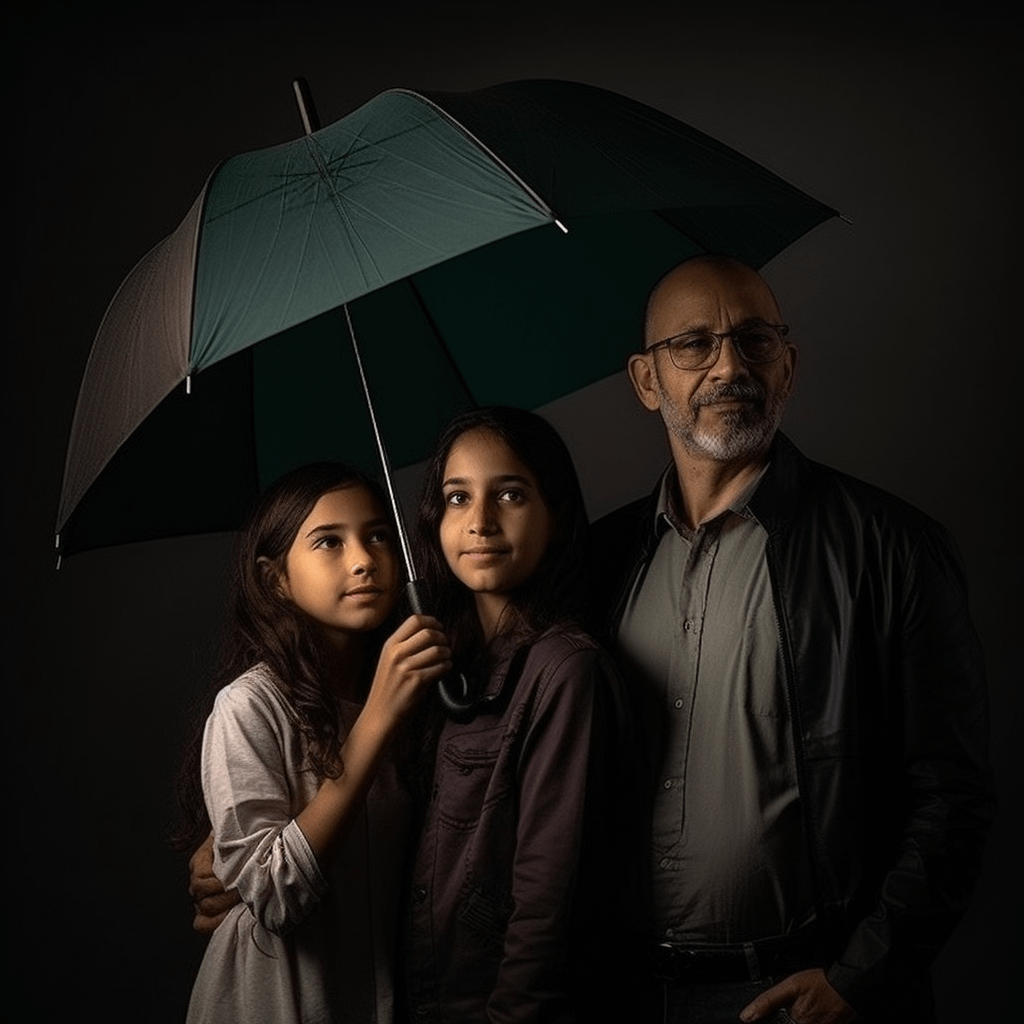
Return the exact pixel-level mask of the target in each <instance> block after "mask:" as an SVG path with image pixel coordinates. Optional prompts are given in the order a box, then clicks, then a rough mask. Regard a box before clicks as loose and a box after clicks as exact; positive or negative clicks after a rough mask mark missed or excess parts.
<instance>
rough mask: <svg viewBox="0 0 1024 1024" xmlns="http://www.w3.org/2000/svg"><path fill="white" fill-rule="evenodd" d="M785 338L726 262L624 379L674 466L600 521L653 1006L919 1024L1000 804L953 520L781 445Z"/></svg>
mask: <svg viewBox="0 0 1024 1024" xmlns="http://www.w3.org/2000/svg"><path fill="white" fill-rule="evenodd" d="M787 333H788V328H787V327H786V326H785V325H784V323H783V320H782V316H781V314H780V311H779V308H778V304H777V303H776V300H775V297H774V296H773V294H772V292H771V291H770V289H769V288H768V285H767V284H766V283H765V281H764V280H763V279H762V278H761V277H760V276H759V275H758V274H757V273H756V272H754V271H753V270H751V269H750V268H749V267H746V266H745V265H743V264H741V263H738V262H736V261H735V260H732V259H728V258H724V257H718V256H702V257H697V258H694V259H692V260H689V261H687V262H685V263H683V264H681V265H679V266H678V267H676V268H675V269H674V270H672V271H670V272H669V273H668V274H667V275H666V276H665V277H664V278H663V279H662V280H661V281H660V282H659V283H658V284H657V286H656V287H655V289H654V291H653V292H652V294H651V296H650V299H649V303H648V309H647V318H646V325H645V348H644V350H643V351H642V352H640V353H638V354H635V355H634V356H632V357H631V358H630V360H629V376H630V379H631V381H632V384H633V387H634V389H635V390H636V394H637V396H638V398H639V399H640V401H641V402H642V403H643V405H644V406H645V407H646V408H647V409H649V410H651V411H652V412H653V411H656V412H658V413H660V415H661V417H662V419H663V421H664V425H665V428H666V431H667V434H668V441H669V446H670V449H671V455H672V463H671V466H670V467H669V470H668V471H667V472H666V474H665V476H664V477H663V479H662V480H661V482H660V483H659V485H658V487H657V488H656V490H655V492H654V494H653V495H652V496H651V497H650V498H649V499H645V500H643V501H640V502H637V503H634V504H633V505H631V506H627V507H626V508H624V509H620V510H619V511H618V512H615V513H612V514H611V515H610V516H607V517H605V519H604V520H602V521H601V522H600V523H599V524H597V526H596V527H595V534H596V537H595V550H596V551H597V552H599V553H600V558H601V563H600V566H599V568H600V575H601V578H602V581H603V585H605V586H606V587H607V592H606V593H604V594H603V595H600V596H599V599H600V600H601V601H602V603H603V604H604V607H605V608H606V609H608V608H610V609H611V613H610V616H609V623H610V626H609V635H608V640H609V642H610V643H611V644H612V645H613V647H614V649H615V651H616V652H617V654H618V656H619V658H620V664H621V666H622V668H623V670H624V671H625V672H626V673H627V676H628V677H629V679H630V680H631V682H632V684H633V687H634V690H635V692H636V693H637V697H638V706H639V712H640V720H641V722H642V723H643V724H642V728H643V729H644V734H643V735H644V738H645V741H646V746H647V749H648V750H649V752H650V755H651V762H650V768H651V772H652V776H651V779H650V792H651V793H652V794H653V799H652V801H651V807H650V809H649V814H650V843H649V848H648V849H647V851H646V856H647V862H648V871H649V889H650V900H651V903H650V908H649V913H648V915H647V916H648V919H649V922H650V923H649V930H650V938H651V940H652V941H651V950H650V958H649V962H648V965H647V966H648V968H649V976H650V978H652V979H657V980H656V981H653V980H652V982H651V984H652V986H653V985H657V986H659V988H660V989H661V991H659V993H658V995H659V1003H660V1006H659V1010H658V1012H657V1015H656V1019H659V1020H660V1019H664V1020H665V1021H668V1022H676V1024H680V1022H687V1024H689V1022H699V1024H713V1022H716V1021H719V1020H721V1021H730V1022H731V1021H736V1020H737V1019H742V1020H745V1021H751V1020H788V1019H790V1017H791V1019H792V1020H794V1021H796V1022H798V1024H844V1022H847V1021H852V1020H855V1019H856V1020H862V1021H865V1022H877V1021H885V1022H896V1021H899V1022H902V1024H911V1022H913V1024H917V1022H926V1021H928V1020H932V1019H934V1009H933V1004H932V998H931V990H930V983H929V966H930V964H931V961H932V959H933V957H934V956H935V954H936V953H937V951H938V950H939V948H940V947H941V945H942V944H943V942H944V941H945V939H946V937H947V935H948V934H949V932H950V930H951V929H952V927H953V926H954V924H955V923H956V921H957V919H958V917H959V915H960V913H961V912H962V910H963V909H964V906H965V904H966V902H967V899H968V897H969V894H970V890H971V887H972V884H973V881H974V878H975V876H976V873H977V870H978V866H979V861H980V856H981V851H982V847H983V842H984V835H985V832H986V828H987V823H988V819H989V815H990V792H991V791H990V785H989V779H988V773H987V768H986V754H985V746H986V731H987V721H986V714H987V713H986V696H985V683H984V678H983V670H982V666H981V658H980V654H979V651H978V647H977V642H976V639H975V635H974V632H973V629H972V627H971V625H970V622H969V619H968V615H967V607H966V596H965V589H964V582H963V578H962V574H961V570H960V566H959V562H958V557H957V555H956V552H955V550H954V547H953V545H952V542H951V540H950V539H949V537H948V535H947V534H946V532H945V531H944V530H943V529H942V528H941V527H940V526H939V525H938V524H936V523H935V522H933V521H932V520H930V519H928V518H927V517H926V516H924V515H923V514H921V513H920V512H918V511H916V510H915V509H913V508H911V507H910V506H908V505H906V504H905V503H904V502H902V501H900V500H899V499H897V498H894V497H892V496H891V495H887V494H885V493H883V492H881V491H879V490H877V489H875V488H872V487H870V486H868V485H866V484H863V483H860V482H859V481H855V480H853V479H851V478H849V477H846V476H844V475H842V474H839V473H837V472H835V471H832V470H830V469H827V468H825V467H823V466H820V465H817V464H815V463H811V462H809V461H808V460H806V459H805V458H804V457H803V456H802V455H801V454H800V453H799V452H798V451H797V450H796V449H795V448H794V446H793V445H792V444H791V443H790V442H789V441H788V439H787V438H785V437H784V436H783V435H782V434H781V433H778V426H779V423H780V420H781V418H782V413H783V409H784V407H785V403H786V399H787V398H788V396H789V394H790V391H791V389H792V386H793V380H794V373H795V369H796V362H797V352H796V349H795V348H794V347H793V345H792V344H790V343H789V342H788V341H787V340H786V338H787ZM787 1012H788V1014H789V1015H790V1017H787V1016H785V1013H787ZM774 1014H778V1016H777V1017H776V1016H774Z"/></svg>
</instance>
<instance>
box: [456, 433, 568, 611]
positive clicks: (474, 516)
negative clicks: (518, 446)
mask: <svg viewBox="0 0 1024 1024" xmlns="http://www.w3.org/2000/svg"><path fill="white" fill-rule="evenodd" d="M441 487H442V492H443V495H444V505H445V507H444V514H443V516H442V518H441V527H440V533H441V549H442V551H443V552H444V557H445V559H446V560H447V562H448V565H449V567H450V568H451V570H452V572H453V573H455V575H456V576H457V577H458V579H459V580H460V581H461V582H462V583H464V584H465V585H466V586H467V587H469V589H470V590H472V591H473V592H474V593H475V594H476V596H477V607H478V609H480V610H481V613H482V614H483V610H484V609H483V603H485V602H487V601H492V602H495V603H496V607H498V608H503V607H504V605H505V604H506V603H507V599H508V594H509V593H510V592H511V591H512V590H514V589H515V588H516V587H518V586H520V585H521V584H523V583H525V582H526V581H527V580H528V579H529V578H530V577H531V576H532V575H533V573H534V572H535V571H536V569H537V566H538V565H540V562H541V559H542V558H543V557H544V553H545V552H546V551H547V548H548V543H549V542H550V540H551V536H552V534H553V532H554V519H553V517H552V515H551V512H550V511H549V510H548V507H547V504H546V503H545V501H544V498H543V497H542V495H541V492H540V488H539V487H538V485H537V480H536V477H535V476H534V475H533V473H532V472H531V471H530V470H529V468H528V467H527V466H525V465H524V464H523V463H522V462H521V461H520V460H519V458H518V457H517V456H516V454H515V453H514V452H513V451H512V449H511V448H509V446H508V445H507V444H506V443H505V442H504V441H502V440H501V438H499V437H498V436H497V435H496V434H493V433H491V432H490V431H489V430H487V429H485V428H481V429H478V430H471V431H468V432H467V433H465V434H463V435H462V436H461V437H460V438H459V439H458V440H457V441H456V442H455V444H454V445H453V446H452V449H451V451H450V452H449V454H448V460H447V462H446V463H445V467H444V480H443V482H442V485H441Z"/></svg>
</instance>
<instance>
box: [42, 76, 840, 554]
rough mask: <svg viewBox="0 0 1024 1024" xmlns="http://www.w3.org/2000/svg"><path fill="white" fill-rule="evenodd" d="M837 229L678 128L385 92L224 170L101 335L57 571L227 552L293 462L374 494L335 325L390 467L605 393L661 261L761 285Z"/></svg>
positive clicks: (562, 103) (811, 207)
mask: <svg viewBox="0 0 1024 1024" xmlns="http://www.w3.org/2000/svg"><path fill="white" fill-rule="evenodd" d="M834 215H835V211H834V210H832V209H830V208H829V207H827V206H825V205H823V204H821V203H819V202H818V201H817V200H815V199H813V198H811V197H810V196H807V195H806V194H805V193H803V192H801V191H800V190H798V189H795V188H793V187H792V186H790V185H789V184H787V183H786V182H785V181H783V180H782V179H780V178H779V177H778V176H776V175H774V174H773V173H771V172H770V171H768V170H767V169H765V168H763V167H761V166H760V165H758V164H756V163H754V162H753V161H750V160H748V159H747V158H745V157H743V156H741V155H740V154H738V153H737V152H735V151H734V150H731V149H729V148H728V147H726V146H723V145H722V144H720V143H718V142H717V141H715V140H714V139H711V138H710V137H708V136H707V135H704V134H703V133H701V132H698V131H696V130H695V129H693V128H691V127H689V126H688V125H685V124H683V123H682V122H680V121H677V120H675V119H674V118H671V117H669V116H667V115H665V114H663V113H661V112H659V111H656V110H654V109H652V108H650V107H647V106H645V105H643V104H640V103H637V102H635V101H633V100H630V99H628V98H626V97H623V96H620V95H618V94H615V93H611V92H608V91H606V90H602V89H597V88H594V87H591V86H585V85H580V84H577V83H570V82H558V81H528V82H513V83H508V84H505V85H501V86H495V87H493V88H490V89H483V90H479V91H477V92H471V93H424V94H417V93H413V92H410V91H407V90H393V91H390V92H386V93H382V94H381V95H379V96H377V97H376V98H375V99H373V100H371V101H370V102H369V103H367V104H365V105H364V106H362V107H361V108H359V109H358V110H357V111H355V112H354V113H352V114H350V115H348V116H346V117H344V118H342V119H341V120H340V121H337V122H335V123H334V124H332V125H329V126H327V127H325V128H323V129H320V130H318V131H315V132H312V133H311V134H309V135H307V136H305V137H303V138H301V139H298V140H296V141H294V142H290V143H287V144H285V145H281V146H275V147H272V148H269V149H265V150H260V151H257V152H254V153H247V154H242V155H240V156H236V157H233V158H231V159H229V160H227V161H226V162H225V163H224V164H222V165H221V166H220V167H219V168H218V169H217V170H215V172H214V173H213V174H212V175H211V177H210V179H209V181H208V183H207V185H206V188H205V189H204V190H203V193H202V194H201V195H200V196H199V198H198V199H197V200H196V202H195V203H194V205H193V207H192V209H191V211H190V212H189V214H188V215H187V216H186V217H185V219H184V221H183V222H182V224H181V225H180V226H179V228H178V229H177V230H176V231H175V232H174V233H173V234H172V235H171V236H169V237H168V238H167V239H165V240H164V241H163V242H162V243H160V245H158V246H157V247H156V248H155V249H154V250H153V251H152V252H151V253H150V254H149V255H148V256H146V257H145V258H144V259H143V260H142V261H141V262H140V264H139V265H138V266H137V267H136V268H135V270H133V271H132V273H131V274H130V275H129V277H128V278H127V279H126V281H125V282H124V284H123V285H122V286H121V289H120V290H119V292H118V293H117V295H116V296H115V298H114V300H113V302H112V303H111V306H110V308H109V310H108V312H107V315H106V317H105V318H104V321H103V323H102V324H101V327H100V330H99V332H98V334H97V338H96V341H95V343H94V347H93V351H92V354H91V356H90V360H89V363H88V366H87V368H86V373H85V376H84V379H83V383H82V387H81V391H80V395H79V402H78V406H77V409H76V414H75V420H74V424H73V427H72V434H71V439H70V443H69V448H68V455H67V462H66V468H65V480H64V488H63V492H62V496H61V505H60V510H59V513H58V529H59V530H62V531H63V532H64V536H63V542H64V549H65V551H73V550H81V549H82V548H86V547H95V546H99V545H101V544H107V543H114V542H118V541H126V540H138V539H145V538H146V537H151V536H165V535H170V534H179V533H190V532H203V531H208V530H220V529H231V528H234V527H235V526H237V525H238V522H239V520H240V518H241V516H242V514H243V511H244V509H245V507H246V506H247V505H248V503H249V501H250V500H251V498H252V497H253V496H254V494H255V493H256V492H257V491H258V490H259V488H260V487H262V486H263V485H265V484H266V483H268V482H269V481H270V480H271V479H273V478H274V477H276V476H278V475H279V474H280V473H281V472H284V471H285V470H287V469H289V468H291V467H292V466H294V465H297V464H299V463H301V462H304V461H308V460H309V459H311V458H318V457H342V458H345V459H347V460H348V461H351V462H355V463H356V464H358V465H361V466H363V467H364V468H368V469H371V470H372V469H375V468H376V462H377V460H376V455H375V450H374V447H373V442H372V437H371V434H370V431H369V427H368V421H367V413H366V408H365V403H364V401H363V399H362V393H361V390H360V387H359V384H358V377H357V374H356V371H355V366H354V362H353V358H352V354H351V350H350V346H349V342H348V337H347V328H346V326H345V320H344V317H343V311H342V307H343V305H347V307H348V309H349V311H350V313H351V318H352V322H353V324H354V328H355V332H356V334H357V336H358V338H359V341H360V347H361V350H362V352H363V360H364V363H365V367H366V374H367V377H368V379H369V382H370V386H371V389H372V390H373V392H374V401H375V405H376V407H377V411H378V418H379V420H380V422H381V424H382V432H383V434H384V439H385V442H386V444H387V446H388V450H389V453H390V455H391V461H392V464H393V465H395V466H401V465H406V464H409V463H413V462H416V461H417V460H419V459H421V458H423V457H424V456H425V455H426V454H427V453H428V451H429V448H430V446H431V444H432V442H433V439H434V437H435V436H436V433H437V431H438V430H439V429H440V427H441V426H442V425H443V423H444V422H445V420H446V419H447V418H449V417H450V416H451V415H452V414H454V413H455V412H459V411H461V410H462V409H465V408H467V407H469V406H471V405H474V404H476V405H483V404H498V403H504V404H511V405H518V406H522V407H526V408H535V407H537V406H539V405H541V404H543V403H545V402H548V401H551V400H552V399H554V398H556V397H559V396H560V395H564V394H567V393H569V392H571V391H573V390H576V389H578V388H580V387H583V386H585V385H586V384H588V383H591V382H593V381H595V380H598V379H600V378H602V377H604V376H607V375H609V374H611V373H614V372H616V371H618V370H620V369H621V368H622V366H623V364H624V360H625V358H626V356H627V355H628V353H629V352H630V351H631V350H632V349H633V348H634V347H635V346H636V344H637V342H638V339H639V329H640V320H641V315H642V308H643V302H644V298H645V296H646V293H647V291H648V290H649V288H650V286H651V285H652V284H653V282H654V281H655V280H656V278H657V277H658V276H660V274H661V273H663V272H664V271H665V270H667V269H668V268H669V267H671V266H672V265H673V264H674V263H676V262H678V261H679V260H680V259H682V258H685V257H686V256H688V255H692V254H695V253H698V252H704V251H716V252H727V253H730V254H732V255H735V256H738V257H739V258H741V259H744V260H746V261H747V262H748V263H750V264H751V265H753V266H761V265H763V264H764V263H765V262H766V261H767V260H769V259H770V258H771V257H772V256H774V255H776V254H777V253H778V252H780V251H781V250H782V249H783V248H785V247H786V246H787V245H788V244H790V243H791V242H793V241H794V240H795V239H797V238H799V237H800V236H801V235H803V234H804V233H805V232H807V231H808V230H809V229H810V228H812V227H814V226H815V225H817V224H819V223H821V222H822V221H823V220H825V219H827V218H829V217H831V216H834ZM186 380H188V381H189V387H187V388H183V387H181V386H180V385H181V384H182V382H183V381H186ZM188 391H191V394H187V393H186V392H188ZM140 502H144V503H145V506H146V509H145V511H146V512H147V514H146V515H141V514H140V513H141V512H142V511H143V510H142V509H140V508H139V507H138V506H139V503H140ZM155 508H159V512H154V509H155Z"/></svg>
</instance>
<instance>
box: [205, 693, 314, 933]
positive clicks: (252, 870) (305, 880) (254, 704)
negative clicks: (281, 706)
mask: <svg viewBox="0 0 1024 1024" xmlns="http://www.w3.org/2000/svg"><path fill="white" fill-rule="evenodd" d="M288 732H290V727H289V725H288V723H287V721H286V720H285V719H284V718H283V716H282V715H281V714H280V712H279V710H278V709H276V708H274V707H273V705H272V704H271V702H270V701H269V700H267V699H266V698H265V697H264V696H263V695H261V694H260V693H259V692H258V691H256V690H255V689H254V688H251V687H247V686H240V685H238V684H237V683H236V684H235V685H233V686H229V687H227V688H226V689H224V690H222V691H221V692H220V693H219V694H218V696H217V700H216V702H215V704H214V708H213V711H212V712H211V714H210V717H209V719H208V720H207V723H206V729H205V732H204V736H203V760H202V781H203V793H204V795H205V798H206V806H207V810H208V812H209V815H210V821H211V824H212V825H213V834H214V871H215V873H216V874H217V877H218V878H219V879H220V880H221V882H222V883H223V884H224V886H225V888H228V889H232V888H234V889H237V890H238V893H239V895H240V896H241V898H242V901H243V902H244V903H245V904H246V906H248V908H249V909H250V910H251V911H252V913H253V915H254V916H255V917H256V919H257V920H258V921H259V922H260V924H262V925H263V926H264V927H265V928H267V929H268V930H269V931H272V932H276V933H278V934H282V933H285V932H287V931H289V930H290V929H291V928H293V927H294V926H295V925H296V924H298V923H299V922H300V921H301V920H302V919H303V918H305V917H306V916H307V915H308V914H309V912H310V911H311V910H312V909H313V908H314V907H315V906H316V905H317V904H318V903H319V902H320V900H321V899H322V898H323V895H324V893H325V892H326V891H327V881H326V879H325V878H324V876H323V874H322V872H321V871H320V867H319V865H318V864H317V861H316V858H315V856H314V855H313V851H312V850H311V849H310V847H309V844H308V843H307V842H306V838H305V836H303V834H302V831H301V830H300V828H299V826H298V825H297V824H296V822H295V820H294V813H295V812H296V811H297V810H298V808H295V807H293V802H294V800H295V797H296V788H297V787H296V781H297V780H296V779H295V778H293V777H292V776H293V774H294V773H295V770H294V768H292V767H291V766H289V764H288V759H287V755H286V750H287V749H288V747H287V741H288V737H287V734H288Z"/></svg>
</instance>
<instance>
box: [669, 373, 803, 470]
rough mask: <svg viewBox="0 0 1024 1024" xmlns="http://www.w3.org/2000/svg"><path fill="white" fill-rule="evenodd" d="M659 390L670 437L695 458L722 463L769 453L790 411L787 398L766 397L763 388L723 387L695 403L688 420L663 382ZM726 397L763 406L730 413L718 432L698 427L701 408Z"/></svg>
mask: <svg viewBox="0 0 1024 1024" xmlns="http://www.w3.org/2000/svg"><path fill="white" fill-rule="evenodd" d="M656 386H657V390H658V397H659V399H660V400H661V416H662V419H663V420H664V422H665V426H666V428H667V429H668V431H669V433H670V434H671V435H672V436H673V437H674V438H676V440H677V441H679V443H680V444H682V446H683V447H684V448H685V449H686V450H687V452H689V453H690V454H691V455H696V456H700V457H703V458H710V459H714V460H716V461H718V462H730V461H732V460H733V459H743V458H749V457H750V456H752V455H757V454H759V453H760V452H763V451H765V450H766V449H767V448H768V445H769V444H770V443H771V439H772V438H773V437H774V436H775V431H776V430H778V429H779V424H781V423H782V414H783V412H784V411H785V408H786V396H785V395H784V394H778V393H776V394H773V395H770V396H769V395H766V394H765V391H764V389H763V388H762V387H761V386H760V385H759V384H755V383H753V382H748V383H739V384H720V385H718V386H717V387H715V388H711V389H709V390H708V391H706V392H705V393H704V394H703V395H701V396H700V398H699V399H693V400H691V401H690V403H689V409H688V415H685V416H684V415H682V414H681V413H680V410H679V407H678V406H677V405H675V403H674V402H673V401H672V400H671V399H670V398H669V397H668V395H667V394H666V392H665V391H664V390H663V388H662V386H661V381H660V380H657V379H656ZM726 397H733V398H749V399H754V400H755V401H757V402H760V403H761V404H759V405H746V406H743V407H741V408H739V409H736V410H734V411H732V412H729V413H727V414H726V415H725V416H724V417H723V418H722V420H723V421H722V423H721V426H719V427H718V428H717V429H714V430H711V429H708V428H706V427H698V426H697V416H698V412H699V410H700V407H701V406H702V405H706V404H708V403H709V402H712V401H715V400H717V399H720V398H726Z"/></svg>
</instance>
